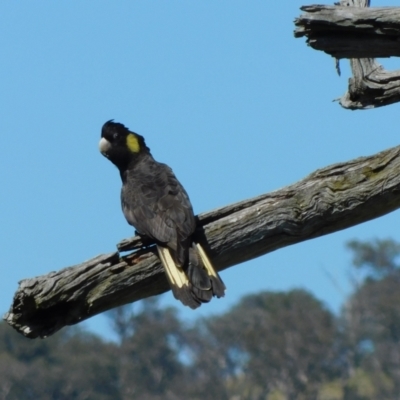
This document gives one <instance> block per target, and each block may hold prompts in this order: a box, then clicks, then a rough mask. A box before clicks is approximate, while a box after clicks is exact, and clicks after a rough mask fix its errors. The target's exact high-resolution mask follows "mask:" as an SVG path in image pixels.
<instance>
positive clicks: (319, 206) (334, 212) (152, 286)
mask: <svg viewBox="0 0 400 400" xmlns="http://www.w3.org/2000/svg"><path fill="white" fill-rule="evenodd" d="M399 207H400V146H399V147H395V148H392V149H389V150H386V151H383V152H381V153H378V154H376V155H373V156H370V157H362V158H358V159H356V160H353V161H349V162H346V163H339V164H335V165H332V166H329V167H326V168H323V169H320V170H317V171H315V172H314V173H312V174H311V175H309V176H307V177H306V178H304V179H303V180H301V181H299V182H297V183H295V184H293V185H290V186H287V187H284V188H282V189H280V190H277V191H274V192H271V193H267V194H264V195H261V196H258V197H255V198H252V199H249V200H245V201H242V202H239V203H236V204H232V205H229V206H226V207H223V208H220V209H217V210H213V211H210V212H207V213H204V214H201V215H199V217H198V229H197V231H196V236H197V240H198V241H199V242H200V243H202V245H203V247H204V248H205V250H206V251H207V252H208V254H209V256H210V258H211V260H212V262H213V263H214V266H215V267H216V269H218V270H219V271H222V270H224V269H226V268H229V267H232V266H233V265H236V264H239V263H241V262H244V261H247V260H250V259H253V258H255V257H259V256H261V255H263V254H266V253H269V252H272V251H274V250H277V249H280V248H282V247H285V246H289V245H291V244H295V243H299V242H302V241H304V240H309V239H313V238H316V237H319V236H322V235H326V234H329V233H332V232H335V231H338V230H341V229H346V228H348V227H350V226H353V225H356V224H359V223H361V222H365V221H368V220H371V219H373V218H377V217H379V216H382V215H384V214H387V213H389V212H391V211H393V210H395V209H397V208H399ZM142 246H143V244H142V243H141V241H140V238H139V237H135V238H133V239H128V240H124V241H122V242H121V243H119V244H118V249H119V253H118V252H114V253H111V254H106V255H100V256H98V257H95V258H93V259H91V260H89V261H86V262H84V263H82V264H79V265H76V266H74V267H68V268H65V269H62V270H60V271H58V272H51V273H49V274H47V275H43V276H39V277H35V278H31V279H24V280H22V281H21V282H20V284H19V288H18V290H17V292H16V294H15V296H14V300H13V303H12V305H11V308H10V310H9V312H8V313H6V314H5V316H4V319H5V320H6V321H7V322H8V323H9V324H10V325H11V326H12V327H14V328H15V329H16V330H17V331H19V332H20V333H22V334H24V335H25V336H27V337H30V338H36V337H45V336H49V335H51V334H53V333H54V332H56V331H58V330H59V329H61V328H62V327H63V326H66V325H71V324H76V323H78V322H80V321H82V320H84V319H87V318H89V317H91V316H94V315H96V314H99V313H101V312H104V311H106V310H109V309H111V308H113V307H117V306H119V305H123V304H126V303H130V302H134V301H137V300H140V299H143V298H146V297H149V296H153V295H157V294H160V293H163V292H166V291H167V290H169V286H168V283H167V280H166V277H165V274H164V271H163V267H162V266H161V264H160V262H159V259H158V257H157V255H156V250H155V248H154V246H148V247H142ZM126 251H129V253H125V255H122V254H121V252H126ZM266 264H267V261H266ZM228 295H229V292H228ZM213 301H217V300H213ZM218 301H223V300H218Z"/></svg>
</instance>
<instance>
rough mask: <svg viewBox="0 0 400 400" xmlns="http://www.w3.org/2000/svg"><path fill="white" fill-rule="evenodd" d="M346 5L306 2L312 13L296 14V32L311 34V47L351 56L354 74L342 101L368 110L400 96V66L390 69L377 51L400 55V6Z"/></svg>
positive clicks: (348, 1)
mask: <svg viewBox="0 0 400 400" xmlns="http://www.w3.org/2000/svg"><path fill="white" fill-rule="evenodd" d="M340 5H341V6H340V7H338V6H337V7H334V6H320V5H314V6H305V7H302V8H301V9H302V10H303V11H306V13H305V14H304V15H302V16H300V17H299V18H298V19H296V20H295V24H296V25H297V26H298V28H297V29H296V31H295V36H296V37H301V36H307V38H308V39H307V42H308V44H309V45H310V46H311V47H313V48H314V49H317V50H323V51H325V52H326V53H328V54H331V55H332V56H334V57H336V58H351V60H350V64H351V69H352V73H353V77H352V78H350V79H349V88H348V92H347V93H345V94H344V95H343V96H342V97H341V98H340V99H339V104H340V105H341V106H342V107H344V108H346V109H350V110H363V109H368V108H374V107H382V106H386V105H389V104H393V103H395V102H398V101H399V100H400V71H391V72H389V71H386V70H385V69H384V68H383V67H382V66H381V65H380V64H379V63H377V62H376V61H375V60H374V59H373V58H372V57H389V56H396V55H397V56H398V55H400V8H394V7H390V8H389V7H387V8H368V9H363V8H362V7H368V6H369V1H366V0H345V1H341V2H340ZM357 7H359V8H357ZM363 57H369V58H363Z"/></svg>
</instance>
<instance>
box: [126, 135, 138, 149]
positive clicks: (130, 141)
mask: <svg viewBox="0 0 400 400" xmlns="http://www.w3.org/2000/svg"><path fill="white" fill-rule="evenodd" d="M126 145H127V146H128V149H129V150H130V151H131V152H132V153H139V151H140V144H139V140H138V138H137V137H136V136H135V135H133V134H132V133H130V134H129V135H128V136H127V137H126Z"/></svg>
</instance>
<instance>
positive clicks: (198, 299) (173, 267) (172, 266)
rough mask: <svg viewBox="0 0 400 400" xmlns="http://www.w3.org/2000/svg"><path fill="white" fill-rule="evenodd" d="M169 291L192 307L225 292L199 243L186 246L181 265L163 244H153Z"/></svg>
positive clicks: (221, 282)
mask: <svg viewBox="0 0 400 400" xmlns="http://www.w3.org/2000/svg"><path fill="white" fill-rule="evenodd" d="M157 249H158V254H159V255H160V259H161V262H162V263H163V265H164V269H165V271H166V274H167V277H168V280H169V283H170V286H171V289H172V293H173V294H174V296H175V298H176V299H178V300H180V301H181V302H182V303H183V304H184V305H186V306H188V307H190V308H192V309H195V308H197V307H200V305H201V303H207V302H209V301H210V300H211V299H212V297H213V296H216V297H223V296H224V295H225V289H226V287H225V284H224V282H223V281H222V279H221V278H220V276H219V275H218V273H217V272H216V271H215V269H214V267H213V266H212V264H211V261H210V259H209V258H208V257H207V254H206V253H205V251H204V250H203V248H202V247H201V245H200V243H194V242H193V243H192V246H191V247H190V248H189V262H188V265H187V267H186V268H185V269H183V268H181V267H180V266H178V265H177V264H176V262H175V261H174V259H173V257H172V255H171V252H170V250H169V249H168V248H167V247H163V246H160V245H157Z"/></svg>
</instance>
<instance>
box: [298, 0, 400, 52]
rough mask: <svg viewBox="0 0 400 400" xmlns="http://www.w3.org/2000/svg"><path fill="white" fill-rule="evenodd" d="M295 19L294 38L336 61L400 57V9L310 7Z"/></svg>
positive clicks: (305, 8) (306, 7)
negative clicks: (305, 42)
mask: <svg viewBox="0 0 400 400" xmlns="http://www.w3.org/2000/svg"><path fill="white" fill-rule="evenodd" d="M301 10H302V11H304V12H305V13H304V14H302V15H301V16H300V17H299V18H296V19H295V25H296V27H297V28H296V30H295V31H294V36H295V37H297V38H298V37H303V36H306V37H307V44H308V45H309V46H311V47H312V48H313V49H315V50H322V51H324V52H325V53H327V54H330V55H331V56H333V57H335V58H375V57H391V56H397V57H399V56H400V7H379V8H359V7H342V6H341V7H339V6H325V5H310V6H304V7H301Z"/></svg>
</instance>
